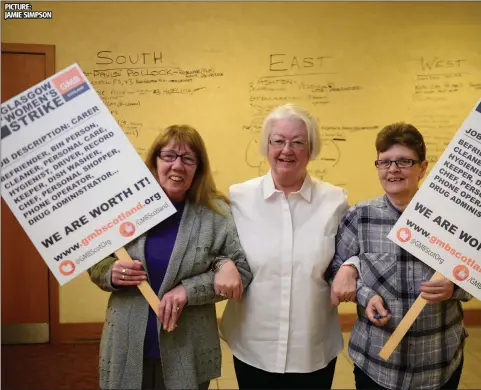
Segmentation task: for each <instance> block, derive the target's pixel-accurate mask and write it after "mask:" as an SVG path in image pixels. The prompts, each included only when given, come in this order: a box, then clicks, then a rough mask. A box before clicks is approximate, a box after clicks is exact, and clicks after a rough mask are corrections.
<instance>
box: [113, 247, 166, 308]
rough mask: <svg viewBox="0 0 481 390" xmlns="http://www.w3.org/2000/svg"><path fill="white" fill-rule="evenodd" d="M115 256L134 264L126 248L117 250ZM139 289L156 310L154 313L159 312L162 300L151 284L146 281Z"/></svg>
mask: <svg viewBox="0 0 481 390" xmlns="http://www.w3.org/2000/svg"><path fill="white" fill-rule="evenodd" d="M115 255H116V256H117V258H118V259H119V260H122V261H130V262H132V263H133V262H134V261H133V260H132V258H131V257H130V255H129V254H128V253H127V251H126V250H125V248H124V247H122V248H120V249H118V250H116V251H115ZM137 288H138V289H139V290H140V292H141V293H142V295H143V296H144V297H145V299H146V300H147V302H149V305H150V307H151V308H152V309H153V310H154V313H157V310H159V304H160V300H159V297H158V296H157V294H155V293H154V290H152V287H150V284H149V283H147V282H146V281H145V280H144V281H143V282H141V283H140V284H139V285H137Z"/></svg>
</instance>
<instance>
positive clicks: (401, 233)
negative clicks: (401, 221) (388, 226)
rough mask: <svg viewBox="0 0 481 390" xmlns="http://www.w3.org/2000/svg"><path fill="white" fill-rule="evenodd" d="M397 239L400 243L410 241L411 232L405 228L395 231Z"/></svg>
mask: <svg viewBox="0 0 481 390" xmlns="http://www.w3.org/2000/svg"><path fill="white" fill-rule="evenodd" d="M397 239H398V240H399V241H401V242H406V241H409V240H410V239H411V230H409V229H408V228H407V227H403V228H401V229H399V230H398V231H397Z"/></svg>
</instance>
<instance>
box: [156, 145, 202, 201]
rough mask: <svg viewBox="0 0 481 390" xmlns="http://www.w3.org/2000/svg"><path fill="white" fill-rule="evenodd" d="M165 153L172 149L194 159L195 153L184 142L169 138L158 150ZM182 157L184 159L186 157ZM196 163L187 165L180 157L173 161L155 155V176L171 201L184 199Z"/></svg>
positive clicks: (192, 177) (195, 168)
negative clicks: (176, 141) (179, 142)
mask: <svg viewBox="0 0 481 390" xmlns="http://www.w3.org/2000/svg"><path fill="white" fill-rule="evenodd" d="M160 151H161V152H163V153H165V152H167V151H172V152H174V153H177V154H181V155H189V156H193V159H194V160H195V159H196V156H195V153H194V152H193V151H192V149H191V148H190V147H189V145H186V144H178V143H175V142H174V141H173V140H171V141H170V142H169V143H168V144H167V145H165V146H164V147H163V148H161V150H160ZM186 158H187V156H186V157H184V159H186ZM196 170H197V165H188V164H185V163H184V162H182V159H181V158H180V157H177V158H176V159H175V160H174V161H172V162H168V161H164V160H162V159H161V158H160V157H157V178H158V180H159V184H160V186H161V187H162V189H163V190H164V191H165V193H166V194H167V196H168V197H169V199H170V200H171V201H172V202H182V201H183V200H184V199H185V196H186V193H187V190H188V189H189V188H190V186H191V185H192V181H193V179H194V175H195V172H196Z"/></svg>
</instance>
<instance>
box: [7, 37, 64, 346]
mask: <svg viewBox="0 0 481 390" xmlns="http://www.w3.org/2000/svg"><path fill="white" fill-rule="evenodd" d="M4 52H7V53H14V54H41V55H44V56H45V70H46V74H45V78H48V77H50V76H53V75H54V74H55V45H41V44H25V43H4V42H2V53H4ZM48 302H49V305H48V306H49V309H48V311H49V333H50V344H58V343H60V342H61V337H60V315H59V284H58V282H57V279H55V277H54V276H53V274H52V273H51V272H50V269H49V270H48Z"/></svg>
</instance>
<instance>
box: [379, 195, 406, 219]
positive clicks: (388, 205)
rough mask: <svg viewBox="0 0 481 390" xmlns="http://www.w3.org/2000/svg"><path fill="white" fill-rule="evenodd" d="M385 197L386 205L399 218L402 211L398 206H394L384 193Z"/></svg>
mask: <svg viewBox="0 0 481 390" xmlns="http://www.w3.org/2000/svg"><path fill="white" fill-rule="evenodd" d="M383 198H384V202H385V205H386V207H387V208H388V209H391V211H393V212H394V213H395V214H396V216H397V217H398V218H399V217H400V216H401V214H402V211H401V210H398V209H397V208H396V207H394V205H393V204H392V203H391V201H390V200H389V198H388V197H387V195H386V194H384V196H383Z"/></svg>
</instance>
